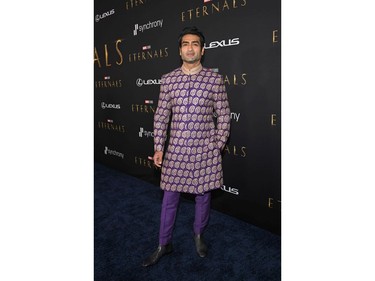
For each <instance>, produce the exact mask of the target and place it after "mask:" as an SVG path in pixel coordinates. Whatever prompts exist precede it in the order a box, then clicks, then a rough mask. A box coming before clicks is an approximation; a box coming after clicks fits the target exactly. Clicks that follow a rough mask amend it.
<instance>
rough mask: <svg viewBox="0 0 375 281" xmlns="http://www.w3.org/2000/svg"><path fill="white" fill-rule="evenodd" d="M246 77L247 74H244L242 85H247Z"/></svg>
mask: <svg viewBox="0 0 375 281" xmlns="http://www.w3.org/2000/svg"><path fill="white" fill-rule="evenodd" d="M246 75H247V74H246V73H242V75H241V77H242V80H243V83H241V85H246V79H245V76H246Z"/></svg>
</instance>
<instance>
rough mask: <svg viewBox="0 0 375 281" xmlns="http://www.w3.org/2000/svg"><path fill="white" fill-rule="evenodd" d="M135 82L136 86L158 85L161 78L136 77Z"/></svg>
mask: <svg viewBox="0 0 375 281" xmlns="http://www.w3.org/2000/svg"><path fill="white" fill-rule="evenodd" d="M135 83H136V84H137V86H138V87H142V86H150V85H160V84H161V80H160V79H147V80H144V79H141V78H138V79H137V81H136V82H135Z"/></svg>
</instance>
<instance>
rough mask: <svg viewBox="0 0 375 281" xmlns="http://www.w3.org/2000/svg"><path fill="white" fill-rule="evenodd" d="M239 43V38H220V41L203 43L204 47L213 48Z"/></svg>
mask: <svg viewBox="0 0 375 281" xmlns="http://www.w3.org/2000/svg"><path fill="white" fill-rule="evenodd" d="M239 44H240V38H233V39H228V40H225V39H223V40H220V41H212V42H211V43H210V44H208V46H207V45H206V44H204V48H205V49H215V48H219V47H220V48H223V47H232V46H236V45H239Z"/></svg>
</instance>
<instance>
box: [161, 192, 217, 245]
mask: <svg viewBox="0 0 375 281" xmlns="http://www.w3.org/2000/svg"><path fill="white" fill-rule="evenodd" d="M179 201H180V193H179V192H172V191H164V197H163V203H162V207H161V216H160V231H159V244H160V245H167V244H168V243H169V242H170V241H171V240H172V233H173V226H174V222H175V218H176V213H177V208H178V203H179ZM210 203H211V193H210V192H207V193H204V194H203V195H200V194H198V195H196V196H195V218H194V225H193V228H194V233H195V234H201V233H203V231H204V229H205V227H206V226H207V224H208V218H209V215H210Z"/></svg>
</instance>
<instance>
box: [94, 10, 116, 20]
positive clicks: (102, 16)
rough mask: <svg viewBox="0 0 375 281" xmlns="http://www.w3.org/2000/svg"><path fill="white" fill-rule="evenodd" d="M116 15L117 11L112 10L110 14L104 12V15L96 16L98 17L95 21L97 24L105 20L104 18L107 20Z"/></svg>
mask: <svg viewBox="0 0 375 281" xmlns="http://www.w3.org/2000/svg"><path fill="white" fill-rule="evenodd" d="M114 13H115V9H112V10H110V11H108V12H104V13H103V14H101V15H96V16H95V21H96V22H99V21H100V20H101V19H104V18H106V17H109V16H111V15H113V14H114Z"/></svg>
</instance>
